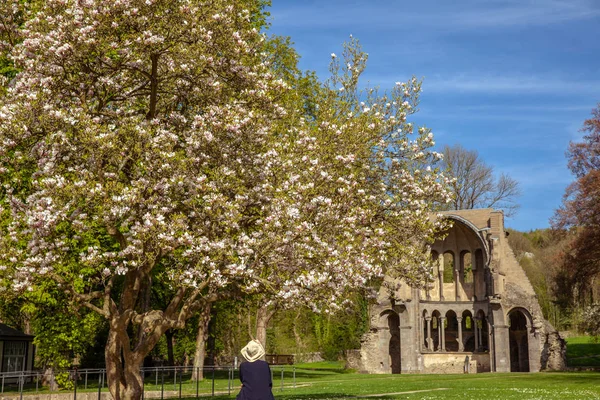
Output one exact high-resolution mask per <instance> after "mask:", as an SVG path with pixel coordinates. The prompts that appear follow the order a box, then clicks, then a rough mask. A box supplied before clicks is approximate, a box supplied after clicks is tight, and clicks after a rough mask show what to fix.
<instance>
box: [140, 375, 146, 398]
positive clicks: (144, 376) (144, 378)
mask: <svg viewBox="0 0 600 400" xmlns="http://www.w3.org/2000/svg"><path fill="white" fill-rule="evenodd" d="M141 370H142V400H144V392H145V390H144V383H146V371H144V368H142V369H141Z"/></svg>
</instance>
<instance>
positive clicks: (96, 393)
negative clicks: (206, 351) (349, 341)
mask: <svg viewBox="0 0 600 400" xmlns="http://www.w3.org/2000/svg"><path fill="white" fill-rule="evenodd" d="M141 372H142V385H143V390H142V400H144V399H150V398H152V399H161V400H164V399H174V398H177V399H184V398H200V397H207V396H215V395H228V396H231V395H232V392H235V393H237V390H238V389H239V387H240V382H239V375H238V371H237V369H236V368H234V367H233V366H232V365H229V366H205V367H203V368H194V367H192V366H176V367H145V368H141ZM194 372H195V374H194ZM201 372H202V379H195V380H194V379H193V376H194V375H196V376H199V375H200V373H201ZM58 376H62V377H63V378H66V381H67V382H69V383H70V386H72V388H71V389H64V388H61V389H59V390H57V391H51V390H50V389H49V388H48V385H47V384H45V383H44V382H51V381H53V380H55V379H56V378H57V377H58ZM286 379H287V380H288V382H289V384H288V385H289V386H292V387H296V367H295V366H294V365H273V366H271V380H272V382H273V390H280V391H283V390H284V383H285V381H286ZM276 380H279V382H277V381H276ZM0 393H1V394H2V397H3V398H4V399H5V400H8V399H12V400H17V399H19V400H23V399H24V398H25V400H26V399H27V397H28V396H32V395H33V396H35V397H37V399H38V400H43V395H44V394H47V395H48V400H49V399H50V395H52V399H56V400H70V399H73V400H77V397H78V396H79V398H80V399H85V400H94V399H96V398H97V399H98V400H102V398H103V397H104V398H105V399H104V400H106V399H110V398H111V397H110V394H109V391H108V387H107V384H106V369H100V368H85V369H72V370H57V371H53V372H49V371H22V372H4V373H0ZM106 396H108V397H106Z"/></svg>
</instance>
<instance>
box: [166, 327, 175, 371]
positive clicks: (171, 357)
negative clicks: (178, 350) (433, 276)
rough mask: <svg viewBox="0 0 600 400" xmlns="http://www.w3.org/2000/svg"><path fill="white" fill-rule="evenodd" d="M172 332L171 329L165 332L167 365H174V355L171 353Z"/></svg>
mask: <svg viewBox="0 0 600 400" xmlns="http://www.w3.org/2000/svg"><path fill="white" fill-rule="evenodd" d="M174 334H175V332H173V330H172V329H169V330H168V331H166V332H165V338H166V339H167V358H168V360H167V363H168V364H169V366H171V367H173V366H174V365H175V355H174V353H173V335H174Z"/></svg>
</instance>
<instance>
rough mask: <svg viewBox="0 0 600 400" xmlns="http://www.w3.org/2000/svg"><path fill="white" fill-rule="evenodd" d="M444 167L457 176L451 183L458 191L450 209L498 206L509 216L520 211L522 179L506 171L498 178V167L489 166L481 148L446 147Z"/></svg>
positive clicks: (449, 205)
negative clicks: (481, 155) (519, 200)
mask: <svg viewBox="0 0 600 400" xmlns="http://www.w3.org/2000/svg"><path fill="white" fill-rule="evenodd" d="M442 152H443V154H444V160H443V166H444V167H445V168H446V170H447V172H448V173H449V174H450V175H451V176H452V177H453V178H455V180H454V181H453V182H452V183H451V187H452V191H453V192H454V200H453V202H451V203H449V204H448V207H449V208H452V209H455V210H462V209H472V208H498V209H501V210H503V211H504V214H505V215H507V216H513V215H515V214H516V212H517V210H518V208H519V204H518V203H517V202H516V198H517V197H518V196H519V195H520V194H521V190H520V188H519V182H517V181H516V180H514V179H512V178H511V177H509V176H508V175H506V174H500V176H499V177H497V178H496V176H495V174H494V168H493V167H491V166H489V165H487V164H486V163H485V162H484V161H483V160H482V159H481V158H480V157H479V154H478V153H477V151H474V150H467V149H465V148H464V147H462V146H461V145H454V146H445V147H444V149H443V150H442Z"/></svg>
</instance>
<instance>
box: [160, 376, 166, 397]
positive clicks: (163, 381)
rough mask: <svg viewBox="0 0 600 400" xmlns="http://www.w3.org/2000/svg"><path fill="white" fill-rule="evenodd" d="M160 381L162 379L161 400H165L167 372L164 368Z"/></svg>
mask: <svg viewBox="0 0 600 400" xmlns="http://www.w3.org/2000/svg"><path fill="white" fill-rule="evenodd" d="M160 379H161V381H162V382H161V385H160V400H163V398H164V395H165V370H164V368H163V369H161V370H160Z"/></svg>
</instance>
